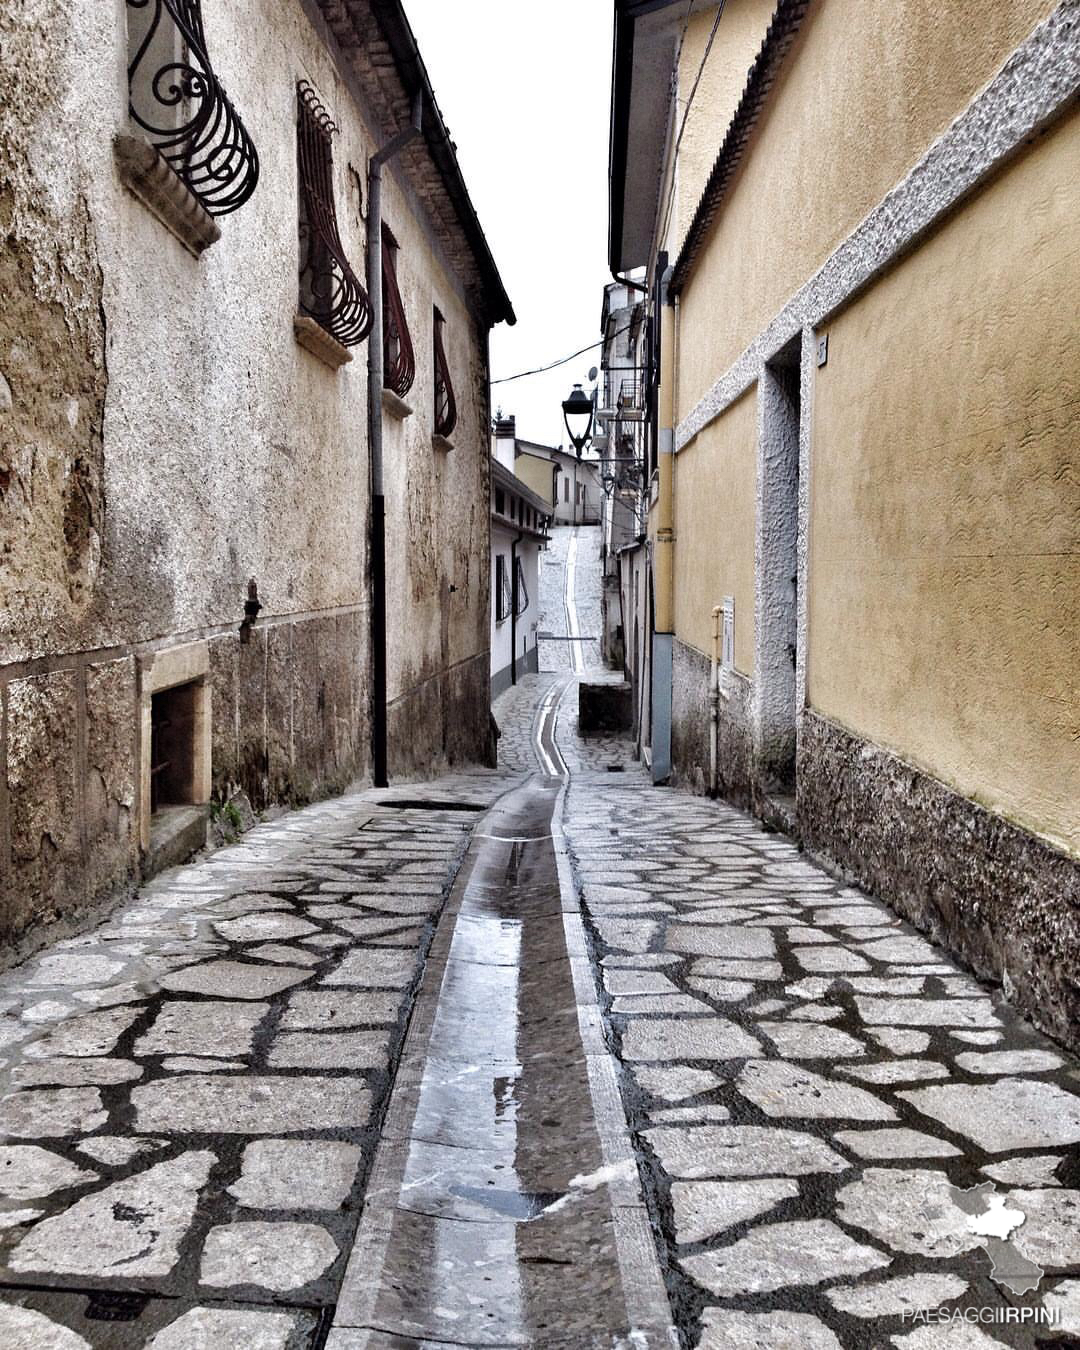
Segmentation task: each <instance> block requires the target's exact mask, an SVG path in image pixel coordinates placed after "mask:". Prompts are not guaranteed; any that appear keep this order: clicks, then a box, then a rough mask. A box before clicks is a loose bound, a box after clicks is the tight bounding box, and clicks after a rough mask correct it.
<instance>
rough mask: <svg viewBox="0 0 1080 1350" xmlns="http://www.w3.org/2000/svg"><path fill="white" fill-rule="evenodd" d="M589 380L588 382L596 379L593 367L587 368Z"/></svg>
mask: <svg viewBox="0 0 1080 1350" xmlns="http://www.w3.org/2000/svg"><path fill="white" fill-rule="evenodd" d="M589 379H590V380H595V379H596V367H595V366H590V367H589Z"/></svg>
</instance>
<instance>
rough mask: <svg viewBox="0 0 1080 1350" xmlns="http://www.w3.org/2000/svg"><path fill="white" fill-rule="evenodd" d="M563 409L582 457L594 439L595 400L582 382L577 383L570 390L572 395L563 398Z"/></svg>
mask: <svg viewBox="0 0 1080 1350" xmlns="http://www.w3.org/2000/svg"><path fill="white" fill-rule="evenodd" d="M562 410H563V421H564V422H565V423H566V430H567V434H568V435H569V437H570V440H571V442H572V443H573V446H574V449H575V450H576V451H577V457H578V459H580V458H581V452H582V450H584V449H585V447H586V446H587V445H588V443H589V441H590V440H591V439H592V429H593V413H594V411H595V408H594V405H593V401H592V399H591V398H590V397H589V395H588V394H587V393H586V392H585V390H584V389H582V387H581V385H580V384H575V385H574V387H573V389H572V390H571V392H570V397H569V398H566V399H563V405H562Z"/></svg>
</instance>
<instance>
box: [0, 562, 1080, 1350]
mask: <svg viewBox="0 0 1080 1350" xmlns="http://www.w3.org/2000/svg"><path fill="white" fill-rule="evenodd" d="M582 556H583V557H584V556H586V555H585V554H583V555H582ZM583 572H584V573H585V575H584V577H582V573H583ZM590 585H591V577H590V576H589V575H588V569H587V568H581V569H579V577H578V586H577V587H576V588H575V596H574V597H572V598H576V595H579V594H584V595H586V596H587V595H588V594H589V587H590ZM551 589H552V590H554V589H555V587H554V583H551ZM564 589H565V588H564ZM577 618H578V621H579V622H580V621H581V619H580V614H579V615H578V616H577ZM580 631H582V632H587V631H588V628H587V625H586V624H583V625H582V627H581V629H580ZM552 645H553V646H554V645H555V644H552ZM568 645H569V644H561V646H562V647H566V646H568ZM575 708H576V682H575V680H574V679H573V678H572V677H571V676H570V675H569V674H567V673H565V672H564V673H562V674H559V673H554V672H549V673H547V674H541V675H539V676H529V677H526V678H525V679H524V680H522V681H521V682H519V684H518V685H517V686H516V687H514V688H512V689H511V690H509V691H507V693H506V694H505V695H504V696H503V697H502V698H501V699H500V700H499V702H498V704H497V706H496V709H495V715H496V719H497V721H498V722H499V725H500V729H501V733H502V734H501V739H500V763H501V767H500V770H499V771H497V772H495V771H484V770H477V771H474V772H470V773H463V774H459V775H456V776H454V777H451V778H444V779H442V780H439V781H437V782H434V783H426V784H408V785H400V786H397V787H395V788H392V789H391V790H390V791H388V792H385V791H384V792H381V793H378V792H374V791H368V792H361V793H356V794H352V795H349V796H346V797H343V798H340V799H338V800H336V801H332V802H326V803H323V804H321V805H318V806H314V807H311V808H308V809H307V810H304V811H300V812H296V813H294V814H292V815H288V816H283V817H281V818H279V819H277V820H275V821H271V822H267V823H264V824H261V825H257V826H256V827H255V828H254V829H253V830H251V831H250V832H249V833H248V834H247V835H245V836H244V837H243V839H242V841H241V842H240V843H238V844H236V845H234V846H232V847H229V848H226V849H223V850H221V851H220V852H218V853H216V854H213V855H211V856H210V857H208V858H207V859H205V860H204V861H201V862H198V863H196V864H194V865H192V866H189V867H185V868H181V869H176V870H173V871H172V872H168V873H165V874H163V875H162V876H161V877H159V878H158V879H157V880H156V881H154V882H152V883H151V884H149V885H148V886H146V887H144V888H143V890H142V891H141V892H140V894H139V895H138V897H137V898H136V899H135V900H134V901H133V902H132V903H130V904H128V905H127V906H125V907H124V908H122V909H121V910H120V911H118V912H117V914H116V915H115V916H114V917H113V918H112V919H111V920H110V921H109V922H108V923H106V924H104V925H103V926H102V927H100V928H98V929H97V930H96V931H94V932H93V933H90V934H88V935H86V936H84V937H79V938H74V939H71V940H70V941H66V942H61V943H58V944H56V945H54V946H53V947H52V948H50V949H48V950H47V951H46V952H43V953H41V954H40V955H39V956H37V957H35V958H34V959H33V960H31V961H29V962H27V963H25V964H24V965H23V966H21V967H19V968H17V969H15V970H12V971H9V972H8V973H7V974H6V975H4V976H3V977H2V978H0V1046H2V1050H0V1054H2V1056H3V1064H2V1068H0V1074H2V1100H0V1133H2V1136H3V1137H2V1140H0V1258H2V1266H0V1281H2V1285H3V1294H2V1298H0V1346H2V1347H4V1350H9V1347H13V1348H14V1350H31V1347H33V1348H34V1350H37V1348H38V1347H53V1346H56V1347H61V1350H76V1348H77V1347H86V1346H91V1347H94V1348H95V1350H104V1348H105V1347H110V1348H111V1347H117V1348H122V1350H127V1348H128V1347H141V1346H153V1347H155V1350H163V1348H164V1350H195V1348H197V1347H208V1348H209V1347H213V1348H214V1350H217V1347H237V1350H247V1348H248V1347H258V1348H259V1350H300V1347H305V1348H306V1347H315V1346H319V1345H322V1344H325V1345H326V1346H327V1347H328V1350H379V1348H380V1347H399V1346H400V1347H403V1346H423V1345H430V1346H434V1345H437V1344H446V1345H449V1344H455V1345H541V1346H551V1347H555V1346H559V1347H568V1348H570V1347H578V1346H580V1347H600V1346H609V1347H616V1346H618V1347H623V1346H625V1347H635V1350H637V1348H638V1347H649V1346H660V1345H670V1344H674V1343H675V1341H674V1340H673V1339H672V1337H673V1336H674V1334H675V1333H673V1332H671V1331H670V1329H669V1326H668V1319H669V1318H670V1322H671V1323H672V1324H673V1325H674V1327H675V1328H677V1339H678V1343H680V1344H682V1345H684V1346H687V1347H689V1346H694V1345H700V1346H703V1347H717V1348H719V1347H723V1348H724V1350H727V1347H735V1348H736V1350H738V1348H739V1347H761V1348H762V1350H795V1348H796V1347H798V1348H799V1350H802V1348H803V1347H810V1348H811V1350H814V1348H816V1347H822V1348H824V1347H837V1346H841V1347H845V1348H846V1350H863V1348H864V1347H865V1348H866V1350H877V1347H887V1346H897V1347H901V1350H903V1348H905V1347H906V1348H907V1350H923V1347H928V1348H929V1350H936V1347H939V1346H940V1347H946V1350H948V1348H949V1347H962V1348H963V1350H967V1348H968V1347H972V1348H977V1347H981V1346H993V1345H998V1344H1003V1345H1010V1346H1016V1347H1033V1346H1037V1345H1044V1346H1050V1345H1053V1346H1063V1345H1066V1344H1069V1343H1074V1342H1070V1340H1069V1339H1068V1338H1069V1337H1070V1336H1073V1337H1075V1336H1080V1148H1078V1145H1080V1071H1078V1066H1077V1064H1076V1062H1075V1061H1074V1060H1072V1059H1070V1058H1069V1057H1068V1056H1067V1055H1066V1054H1065V1053H1064V1052H1063V1051H1062V1050H1061V1049H1060V1048H1059V1047H1057V1046H1055V1045H1054V1044H1053V1043H1051V1042H1049V1041H1047V1040H1046V1039H1045V1038H1044V1037H1042V1036H1040V1035H1038V1034H1036V1033H1035V1032H1033V1031H1032V1030H1031V1028H1030V1027H1028V1026H1027V1025H1026V1024H1025V1023H1024V1022H1023V1021H1022V1020H1021V1019H1020V1018H1019V1017H1018V1016H1017V1015H1016V1014H1015V1013H1014V1012H1013V1011H1012V1010H1011V1009H1010V1008H1009V1007H1008V1005H1006V1004H1005V1003H1004V1002H1003V1000H1002V999H1001V998H1000V996H999V995H997V994H996V993H993V992H991V991H989V990H987V989H985V988H984V987H982V986H981V985H980V984H978V983H977V982H976V981H975V980H974V979H972V978H971V977H970V976H968V975H967V974H965V973H964V972H963V971H962V970H961V969H959V968H958V967H957V966H956V965H955V963H953V962H952V961H951V960H949V959H947V958H946V957H945V956H943V955H942V953H941V952H940V951H939V950H938V949H936V948H935V947H933V946H932V945H931V944H929V943H928V942H927V941H926V940H925V939H924V938H922V937H921V936H920V935H919V934H917V933H916V932H914V931H913V930H912V929H911V928H910V927H909V926H908V925H906V924H904V923H902V922H901V921H899V920H898V919H896V918H895V917H894V916H893V915H892V914H891V913H890V912H889V911H888V910H887V909H886V908H884V907H883V906H882V905H880V904H878V903H877V902H875V901H874V900H873V899H871V898H869V897H867V896H866V895H864V894H863V893H861V892H860V891H858V890H856V889H854V888H852V887H850V886H846V885H844V884H843V883H842V882H839V881H837V880H835V879H834V878H832V877H831V876H829V875H827V874H826V873H824V872H823V871H821V870H820V869H819V868H818V867H816V866H815V865H813V863H811V862H810V861H809V860H808V859H806V858H805V857H804V856H803V855H802V854H801V853H800V852H799V851H798V849H797V848H796V847H795V846H794V845H793V844H792V843H791V842H789V841H788V840H787V839H785V838H784V837H782V836H780V835H778V834H775V833H770V832H766V831H765V830H763V829H762V828H760V827H759V826H758V825H757V824H756V823H755V822H753V821H752V820H751V819H750V818H748V817H747V816H745V815H743V814H741V813H739V812H737V811H735V810H733V809H731V808H729V807H727V806H725V805H724V804H723V803H720V802H714V801H708V800H706V799H703V798H699V797H693V796H690V795H688V794H686V793H683V792H680V791H675V790H672V789H668V788H655V787H653V786H652V785H651V783H650V781H649V778H648V776H647V775H646V773H645V772H643V770H642V768H641V766H640V765H639V764H637V763H636V762H635V761H634V760H633V757H632V750H631V747H630V745H629V744H628V743H627V742H626V741H623V740H620V739H618V738H612V737H607V738H597V739H588V740H582V739H581V738H580V736H579V735H578V729H577V725H576V716H575ZM564 766H565V772H564ZM358 1225H359V1226H358ZM665 1290H666V1296H667V1297H666V1299H665V1296H664V1294H665ZM964 1310H968V1311H969V1314H970V1316H972V1317H973V1318H975V1319H978V1318H979V1317H982V1318H983V1319H986V1318H998V1319H1001V1320H997V1321H987V1320H983V1321H981V1322H979V1321H978V1320H975V1321H970V1322H961V1321H958V1320H945V1321H939V1322H928V1321H927V1320H926V1319H927V1316H928V1315H929V1314H930V1313H935V1314H936V1315H937V1316H939V1317H949V1316H951V1315H954V1314H957V1313H958V1312H960V1313H962V1312H963V1311H964ZM1040 1310H1041V1311H1043V1312H1049V1313H1052V1314H1054V1315H1055V1316H1056V1317H1058V1319H1059V1321H1058V1322H1057V1324H1056V1325H1054V1326H1045V1325H1043V1326H1038V1325H1035V1324H1034V1323H1033V1322H1031V1321H1028V1322H1022V1321H1021V1320H1020V1319H1021V1317H1022V1316H1027V1317H1029V1318H1030V1317H1031V1316H1032V1314H1033V1313H1034V1312H1036V1311H1040ZM1010 1315H1011V1316H1013V1317H1014V1319H1015V1320H1014V1321H1013V1322H1007V1321H1005V1320H1003V1319H1004V1318H1006V1317H1007V1316H1010ZM919 1318H921V1319H922V1320H919Z"/></svg>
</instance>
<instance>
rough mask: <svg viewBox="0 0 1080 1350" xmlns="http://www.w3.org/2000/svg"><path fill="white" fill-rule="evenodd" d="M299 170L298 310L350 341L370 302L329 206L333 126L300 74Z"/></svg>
mask: <svg viewBox="0 0 1080 1350" xmlns="http://www.w3.org/2000/svg"><path fill="white" fill-rule="evenodd" d="M296 93H297V106H298V114H299V115H298V121H297V137H296V141H297V163H298V166H299V171H300V201H299V209H300V220H299V227H300V310H301V313H303V314H306V315H307V316H308V317H309V318H311V319H314V320H315V322H316V323H317V324H318V325H319V326H320V328H323V329H325V330H326V332H328V333H329V334H330V336H331V337H333V338H335V339H336V340H337V341H338V342H340V343H341V345H342V346H343V347H354V346H356V344H357V343H359V342H363V340H364V339H365V338H366V337H367V335H368V333H369V332H370V331H371V322H372V314H371V303H370V301H369V299H368V293H367V291H366V290H365V289H364V286H363V284H362V283H361V281H360V280H359V278H358V277H357V275H356V273H355V272H354V271H353V269H352V266H351V264H350V263H349V260H348V258H347V257H346V256H345V246H344V244H343V243H342V242H341V235H340V233H339V232H338V224H337V213H336V211H335V209H334V157H333V137H334V135H335V134H336V132H337V127H336V126H335V125H334V123H333V122H332V121H331V119H330V114H329V113H328V112H327V111H326V109H325V108H324V107H323V105H322V103H321V102H320V101H319V97H318V95H317V94H316V93H315V91H314V89H312V87H311V85H310V84H308V82H307V81H306V80H301V81H300V82H299V83H298V84H297V86H296Z"/></svg>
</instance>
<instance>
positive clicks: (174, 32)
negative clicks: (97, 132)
mask: <svg viewBox="0 0 1080 1350" xmlns="http://www.w3.org/2000/svg"><path fill="white" fill-rule="evenodd" d="M127 19H128V100H129V107H130V111H131V120H132V121H133V122H134V123H135V125H136V126H137V127H138V128H139V129H140V131H141V132H142V133H143V134H145V136H146V138H147V140H148V141H149V142H150V144H151V145H152V146H153V147H154V149H155V150H156V151H157V152H158V154H159V155H160V156H161V158H162V159H163V160H164V161H165V163H166V164H167V165H168V166H169V168H170V169H172V170H173V172H174V173H175V174H176V175H177V177H178V178H179V179H180V181H181V182H182V183H183V184H184V186H185V187H186V188H187V189H188V191H189V192H191V193H192V195H193V196H195V197H196V198H197V199H198V201H199V202H200V203H201V205H202V207H203V209H204V210H205V211H206V212H207V214H209V215H211V216H224V215H228V214H229V212H230V211H236V210H237V209H238V208H239V207H241V206H243V204H244V203H245V202H246V201H247V200H248V198H249V197H250V196H251V194H252V193H253V192H254V191H255V185H256V184H257V183H258V181H259V156H258V154H257V152H256V150H255V145H254V142H253V141H252V139H251V137H250V136H249V135H248V132H247V129H246V128H245V126H244V124H243V122H242V121H241V120H240V115H239V114H238V113H237V111H236V109H235V108H234V107H233V105H232V103H231V102H230V101H229V98H228V96H227V95H226V93H225V90H224V89H223V88H222V87H221V83H220V81H219V80H218V78H217V76H216V75H215V74H214V70H213V67H212V66H211V64H210V57H209V54H208V52H207V49H206V36H205V33H204V32H203V18H202V0H127Z"/></svg>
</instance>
